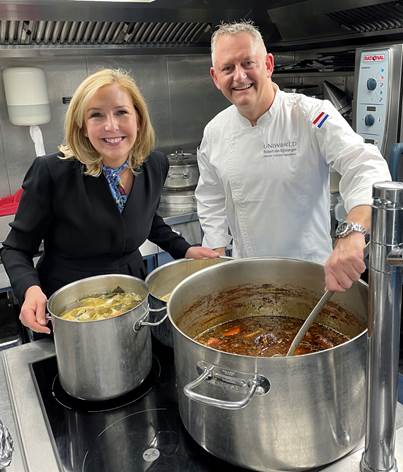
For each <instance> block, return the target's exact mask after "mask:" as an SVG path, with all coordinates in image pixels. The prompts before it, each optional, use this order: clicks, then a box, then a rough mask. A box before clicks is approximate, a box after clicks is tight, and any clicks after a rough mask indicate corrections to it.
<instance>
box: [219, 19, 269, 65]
mask: <svg viewBox="0 0 403 472" xmlns="http://www.w3.org/2000/svg"><path fill="white" fill-rule="evenodd" d="M240 33H248V34H250V35H251V36H252V38H253V39H254V41H255V42H256V43H260V44H261V46H263V48H264V51H265V52H266V46H265V44H264V41H263V38H262V35H261V34H260V31H259V30H258V28H257V27H256V26H255V25H254V23H253V21H251V20H244V21H240V22H237V23H221V24H220V25H218V26H217V29H216V30H215V31H214V33H213V34H212V36H211V62H212V63H213V64H214V54H215V48H216V45H217V41H218V39H219V38H220V37H221V36H224V35H230V36H235V35H236V34H240Z"/></svg>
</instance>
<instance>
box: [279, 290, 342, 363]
mask: <svg viewBox="0 0 403 472" xmlns="http://www.w3.org/2000/svg"><path fill="white" fill-rule="evenodd" d="M333 294H334V292H331V291H329V290H326V291H325V293H324V294H323V295H322V297H321V299H320V300H319V301H318V303H317V304H316V305H315V307H314V309H313V310H312V311H311V313H310V314H309V315H308V317H307V319H306V320H305V321H304V324H303V325H302V326H301V328H300V329H299V331H298V333H297V334H296V336H295V338H294V339H293V341H292V343H291V346H290V348H289V349H288V352H287V354H286V355H287V356H292V355H293V354H294V352H295V349H296V348H297V347H298V345H299V343H300V342H301V341H302V338H303V337H304V336H305V333H306V332H307V331H308V329H309V328H310V327H311V325H312V323H313V322H314V321H315V318H316V317H317V316H318V315H319V313H320V312H321V310H322V308H323V307H324V306H325V305H326V303H327V302H328V301H329V299H330V297H331V296H332V295H333Z"/></svg>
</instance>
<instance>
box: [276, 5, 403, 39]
mask: <svg viewBox="0 0 403 472" xmlns="http://www.w3.org/2000/svg"><path fill="white" fill-rule="evenodd" d="M275 3H276V4H275V5H267V14H268V15H269V17H270V19H271V21H272V22H273V24H274V25H275V26H276V28H277V29H278V32H279V35H280V38H281V39H280V41H279V42H278V45H280V46H283V47H286V46H287V45H290V44H294V45H297V46H307V45H308V44H311V45H317V46H319V47H321V46H324V45H331V44H332V43H333V44H334V43H336V42H341V41H343V42H344V43H345V44H347V43H351V44H352V43H354V42H361V43H362V42H365V43H368V42H374V41H381V40H382V41H383V40H385V39H387V38H390V39H392V38H393V40H395V41H396V38H397V37H400V38H403V2H401V1H399V0H397V1H390V0H383V1H382V0H381V1H375V0H327V1H323V0H302V1H294V2H275ZM276 44H277V43H276Z"/></svg>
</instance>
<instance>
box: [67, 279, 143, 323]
mask: <svg viewBox="0 0 403 472" xmlns="http://www.w3.org/2000/svg"><path fill="white" fill-rule="evenodd" d="M141 301H142V298H141V296H140V295H138V294H137V293H135V292H125V291H124V290H122V289H121V288H120V287H116V288H115V289H114V290H112V291H111V292H108V293H103V294H100V295H92V296H90V297H85V298H82V299H80V300H79V301H78V302H76V303H73V305H71V306H70V307H69V308H68V309H66V310H64V311H63V312H62V313H61V314H60V315H59V317H60V318H63V319H64V320H70V321H98V320H106V319H108V318H113V317H115V316H119V315H122V314H123V313H126V312H128V311H129V310H132V309H133V308H134V307H135V306H137V305H138V304H139V303H140V302H141Z"/></svg>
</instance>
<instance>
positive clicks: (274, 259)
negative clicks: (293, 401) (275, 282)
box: [167, 256, 368, 362]
mask: <svg viewBox="0 0 403 472" xmlns="http://www.w3.org/2000/svg"><path fill="white" fill-rule="evenodd" d="M230 259H231V258H230ZM253 260H262V261H263V260H264V261H267V260H269V261H284V260H286V261H292V262H298V263H307V262H308V263H310V264H314V265H316V266H319V267H324V264H319V263H318V262H313V261H306V260H303V259H294V258H292V257H269V256H267V257H245V258H238V259H233V258H232V260H231V261H228V263H229V264H231V265H236V264H239V263H243V262H245V261H253ZM214 268H215V266H211V267H206V268H205V269H201V270H199V271H198V272H196V273H194V274H191V275H189V276H188V277H186V279H184V280H182V281H181V282H180V283H179V284H178V285H177V286H176V287H175V288H174V289H173V290H172V293H171V297H170V298H169V300H168V303H167V312H168V318H169V321H170V322H171V324H172V327H173V329H175V330H176V331H178V333H179V334H180V335H181V336H184V337H185V338H187V339H188V340H189V341H191V342H193V343H195V344H197V345H198V346H200V347H202V348H205V349H208V350H209V351H212V352H215V353H218V354H220V355H223V354H225V355H227V356H234V358H245V357H246V358H247V359H256V360H257V359H264V360H270V361H271V360H274V361H275V362H276V360H277V361H278V360H279V359H288V360H289V361H291V359H294V360H295V359H300V358H302V357H307V356H316V355H324V353H328V352H329V351H332V350H335V349H338V348H339V347H340V348H341V347H343V346H346V345H347V344H350V343H352V342H354V341H355V340H356V339H358V338H360V337H361V336H364V335H366V333H367V332H368V328H365V329H364V330H363V331H362V332H361V333H359V334H357V335H356V336H354V337H353V338H351V339H349V340H348V341H345V342H344V343H341V344H338V345H337V346H333V347H331V348H328V349H322V350H320V351H316V352H310V353H307V354H298V355H293V356H289V357H287V356H272V357H264V356H250V355H247V354H236V353H233V352H228V351H220V350H219V349H215V348H213V347H210V346H207V345H206V344H202V343H200V342H199V341H196V340H195V339H193V338H192V337H190V336H189V335H187V334H186V333H184V332H183V331H182V330H181V329H180V328H178V326H177V325H176V322H175V321H174V320H173V319H172V316H171V310H170V304H171V300H172V297H173V295H174V294H175V292H176V291H177V290H180V288H181V286H182V285H184V284H185V282H186V283H189V279H191V278H196V276H200V274H201V273H203V272H208V271H210V270H213V269H214ZM358 283H359V284H361V285H364V286H365V287H367V288H368V284H367V283H366V282H364V280H361V279H359V280H358Z"/></svg>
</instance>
